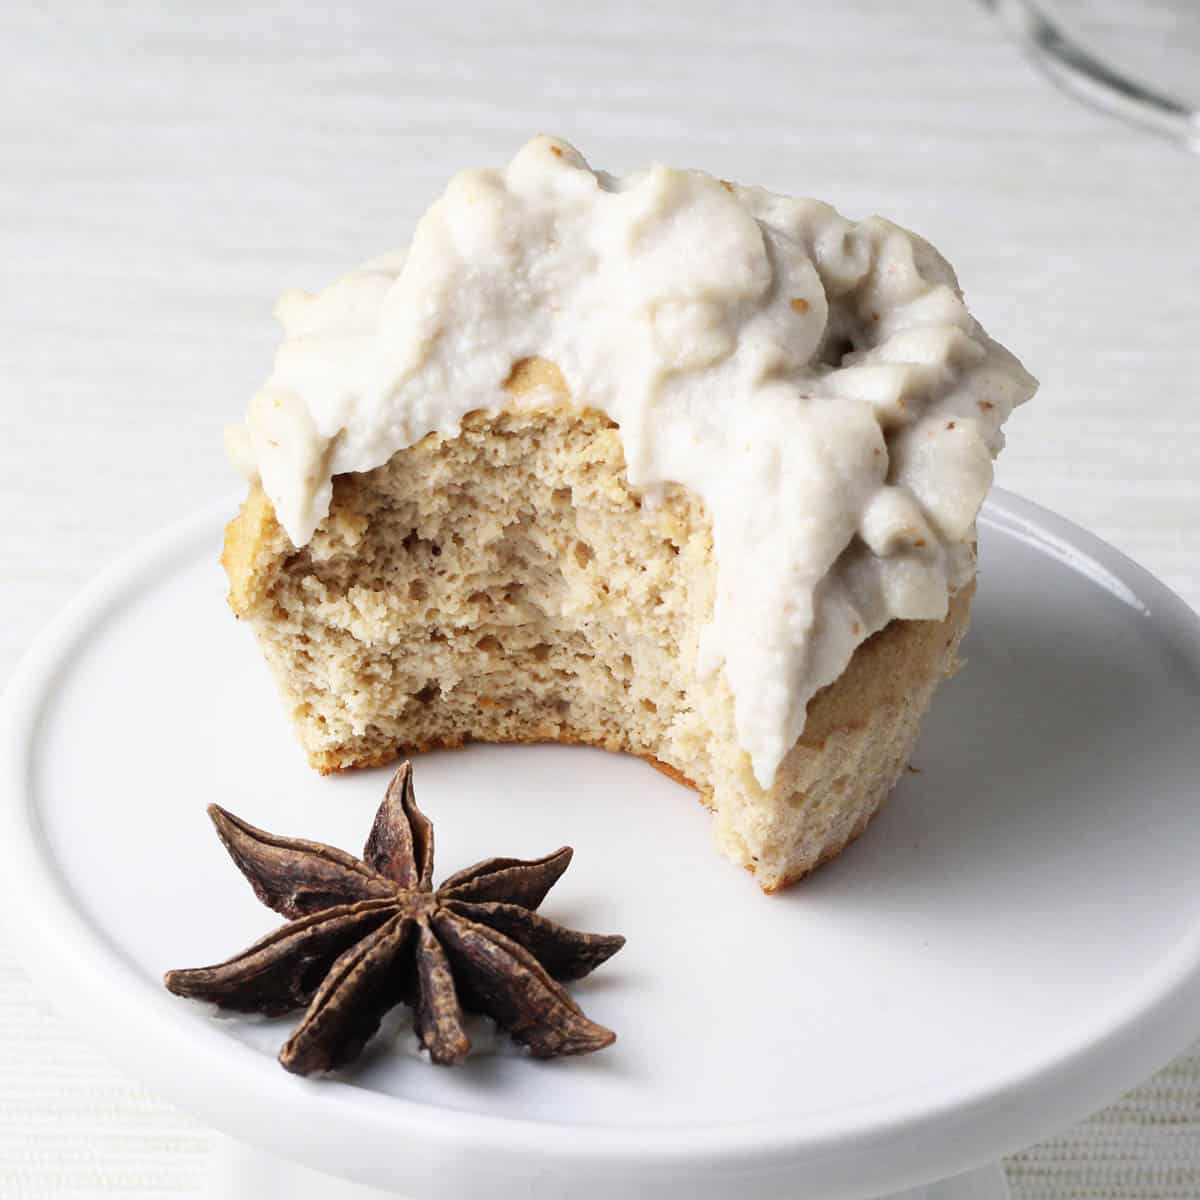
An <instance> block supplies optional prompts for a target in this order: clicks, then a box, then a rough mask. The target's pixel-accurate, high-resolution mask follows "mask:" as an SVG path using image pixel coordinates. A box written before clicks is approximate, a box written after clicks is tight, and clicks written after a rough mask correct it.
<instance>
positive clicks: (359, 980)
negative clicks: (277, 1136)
mask: <svg viewBox="0 0 1200 1200" xmlns="http://www.w3.org/2000/svg"><path fill="white" fill-rule="evenodd" d="M208 811H209V816H210V817H211V818H212V821H213V824H214V825H215V826H216V830H217V836H218V837H219V838H220V839H221V841H222V842H223V843H224V846H225V848H226V850H228V851H229V854H230V857H231V858H232V859H233V861H234V862H235V863H236V864H237V866H238V869H239V870H240V871H241V872H242V874H243V875H245V877H246V878H247V879H248V880H249V881H250V886H251V887H252V888H253V889H254V893H255V895H256V896H258V898H259V899H260V900H261V901H262V902H263V903H264V904H266V905H267V906H268V907H269V908H272V909H274V910H275V911H276V912H278V913H281V914H282V915H283V916H285V917H288V918H290V920H289V922H288V923H287V924H286V925H284V926H282V927H281V928H279V929H277V930H275V931H274V932H273V933H270V934H268V935H267V936H266V937H264V938H261V939H260V940H259V941H257V942H255V943H254V944H253V945H252V946H250V947H249V948H248V949H246V950H244V951H243V952H242V953H241V954H238V955H235V956H234V957H233V958H231V959H229V960H228V961H227V962H223V963H220V964H219V965H217V966H213V967H200V968H197V969H194V970H184V971H168V972H167V974H166V976H165V977H164V982H165V983H166V986H167V987H168V988H169V989H170V990H171V991H172V992H174V993H175V994H176V995H179V996H189V997H192V998H195V999H199V1000H207V1001H210V1002H212V1003H215V1004H217V1005H218V1006H220V1007H221V1008H227V1009H232V1010H234V1011H237V1012H255V1013H262V1014H264V1015H266V1016H272V1017H274V1016H281V1015H282V1014H284V1013H287V1012H291V1011H293V1010H295V1009H297V1008H300V1007H303V1006H305V1005H307V1011H306V1012H305V1014H304V1018H303V1020H302V1021H301V1022H300V1025H299V1026H298V1027H297V1028H296V1030H295V1032H294V1033H293V1034H292V1036H291V1037H290V1038H289V1039H288V1041H287V1043H286V1044H285V1045H284V1047H283V1049H282V1050H281V1051H280V1054H279V1061H280V1062H281V1063H282V1064H283V1065H284V1066H285V1067H286V1068H287V1069H288V1070H289V1071H294V1072H296V1073H297V1074H300V1075H310V1074H313V1073H315V1072H318V1071H328V1070H332V1069H334V1068H337V1067H341V1066H345V1065H346V1064H347V1063H349V1062H351V1061H352V1060H353V1059H354V1058H356V1057H357V1055H358V1054H359V1053H360V1052H361V1050H362V1049H363V1047H364V1046H365V1045H366V1044H367V1042H368V1041H369V1040H370V1038H371V1036H372V1035H373V1034H374V1033H375V1031H376V1030H377V1029H378V1028H379V1024H380V1021H381V1020H382V1018H383V1016H384V1014H385V1013H386V1012H387V1011H388V1010H389V1009H391V1008H393V1007H394V1006H395V1005H397V1004H401V1003H406V1004H410V1005H411V1006H412V1008H413V1028H414V1031H415V1032H416V1035H417V1038H418V1039H419V1040H420V1043H421V1045H422V1046H424V1047H425V1049H426V1050H428V1052H429V1056H430V1058H432V1060H433V1061H434V1062H436V1063H442V1064H453V1063H458V1062H462V1060H463V1059H465V1058H466V1057H467V1055H468V1053H470V1049H471V1043H470V1039H469V1038H468V1036H467V1032H466V1029H465V1027H464V1023H463V1011H464V1009H467V1010H470V1011H478V1012H483V1013H486V1014H487V1015H488V1016H490V1017H492V1018H493V1019H494V1020H495V1021H496V1023H497V1024H498V1025H499V1026H500V1027H501V1028H503V1029H505V1030H506V1031H507V1032H508V1033H509V1035H510V1036H511V1037H512V1038H513V1039H514V1040H516V1041H518V1042H521V1043H522V1044H524V1045H525V1046H527V1047H528V1048H529V1049H530V1051H531V1052H532V1053H533V1054H534V1055H536V1056H537V1057H542V1058H549V1057H553V1056H555V1055H560V1054H585V1053H588V1052H589V1051H592V1050H599V1049H601V1048H602V1047H604V1046H608V1045H610V1044H611V1043H612V1042H613V1040H614V1039H615V1037H616V1035H615V1034H614V1033H613V1032H612V1031H611V1030H608V1029H605V1028H604V1026H602V1025H597V1024H596V1023H595V1022H594V1021H590V1020H589V1019H588V1018H587V1017H585V1016H584V1015H583V1012H582V1010H581V1009H580V1007H579V1005H578V1004H576V1003H575V1001H574V1000H573V999H572V998H571V996H570V994H569V993H568V992H567V991H566V989H565V988H563V987H562V985H561V983H560V982H559V981H560V980H571V979H581V978H582V977H583V976H584V975H586V974H588V972H590V971H592V970H594V969H595V968H596V967H598V966H599V965H600V964H601V963H602V962H604V961H605V960H606V959H608V958H610V957H611V956H612V955H613V954H615V953H616V952H617V951H618V950H619V949H620V948H621V947H622V946H623V945H624V944H625V939H624V938H623V937H604V936H601V935H599V934H591V933H579V932H577V931H576V930H573V929H567V928H566V927H564V926H562V925H558V924H556V923H555V922H554V921H551V920H549V919H548V918H546V917H544V916H542V915H540V914H539V913H537V912H535V911H534V910H535V909H536V908H537V907H538V905H540V904H541V902H542V901H543V900H544V899H545V897H546V894H547V892H549V891H550V889H551V888H552V887H553V886H554V884H555V883H556V882H557V881H558V880H559V878H560V877H561V876H562V874H563V872H564V871H565V870H566V869H567V866H568V865H569V864H570V861H571V853H572V852H571V848H570V847H569V846H564V847H563V848H562V849H561V850H556V851H555V852H554V853H553V854H548V855H546V856H545V857H544V858H539V859H532V860H525V859H519V858H490V859H487V860H485V861H484V862H481V863H477V864H476V865H475V866H473V867H468V868H467V869H466V870H465V871H458V872H456V873H455V874H453V875H450V876H449V877H447V878H446V879H445V880H444V881H443V882H442V886H441V887H440V888H438V889H437V890H436V891H435V890H434V888H433V882H432V881H433V825H432V823H431V822H430V820H429V818H428V817H426V816H425V814H424V813H423V812H421V810H420V809H419V808H418V807H417V803H416V799H415V797H414V795H413V786H412V765H411V764H410V763H407V762H406V763H404V764H403V765H402V766H401V767H400V769H399V770H398V771H397V772H396V773H395V775H394V776H393V777H392V781H391V783H390V784H389V785H388V789H387V795H386V796H385V797H384V800H383V803H382V804H381V805H380V806H379V811H378V812H377V813H376V815H375V822H374V824H373V825H372V827H371V832H370V835H369V836H368V838H367V844H366V847H365V848H364V850H363V857H362V858H361V859H357V858H354V857H353V856H352V855H350V854H347V853H346V852H345V851H343V850H338V849H336V848H334V847H332V846H326V845H323V844H322V843H320V842H309V841H303V840H301V839H299V838H285V837H278V836H276V835H274V834H270V833H265V832H264V831H263V830H261V829H256V828H255V827H254V826H253V825H250V824H248V823H247V822H246V821H243V820H241V819H240V818H239V817H235V816H234V815H233V814H232V813H229V812H226V811H225V810H224V809H223V808H220V807H218V806H217V805H215V804H214V805H211V806H210V807H209V810H208Z"/></svg>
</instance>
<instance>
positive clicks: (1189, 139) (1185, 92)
mask: <svg viewBox="0 0 1200 1200" xmlns="http://www.w3.org/2000/svg"><path fill="white" fill-rule="evenodd" d="M983 3H984V4H985V5H986V7H988V8H990V9H991V10H992V11H993V12H994V13H995V14H996V15H997V17H999V18H1000V20H1001V21H1002V22H1003V23H1004V24H1005V25H1006V26H1007V27H1008V28H1009V29H1010V30H1011V31H1012V32H1013V33H1014V34H1016V35H1017V36H1018V37H1019V38H1020V39H1021V41H1023V42H1024V43H1025V45H1026V47H1027V48H1028V49H1029V51H1030V52H1031V54H1032V55H1033V57H1034V60H1035V61H1036V62H1037V64H1038V66H1040V67H1041V68H1042V70H1043V71H1045V72H1046V74H1047V75H1049V76H1050V78H1051V79H1053V80H1054V82H1055V83H1057V84H1058V85H1059V86H1060V87H1062V88H1063V89H1064V90H1065V91H1068V92H1070V93H1071V94H1072V95H1074V96H1075V97H1076V98H1078V99H1080V100H1083V101H1085V102H1086V103H1088V104H1091V105H1093V106H1094V107H1096V108H1100V109H1103V110H1104V111H1106V112H1109V113H1112V114H1114V115H1116V116H1119V117H1123V118H1124V119H1125V120H1127V121H1130V122H1133V123H1134V124H1137V125H1140V126H1142V127H1143V128H1146V129H1150V130H1153V131H1154V132H1157V133H1160V134H1164V135H1166V136H1168V137H1171V138H1173V139H1175V140H1176V141H1178V142H1181V143H1183V145H1185V146H1187V147H1188V148H1189V149H1190V150H1193V151H1196V152H1200V2H1198V0H983Z"/></svg>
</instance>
